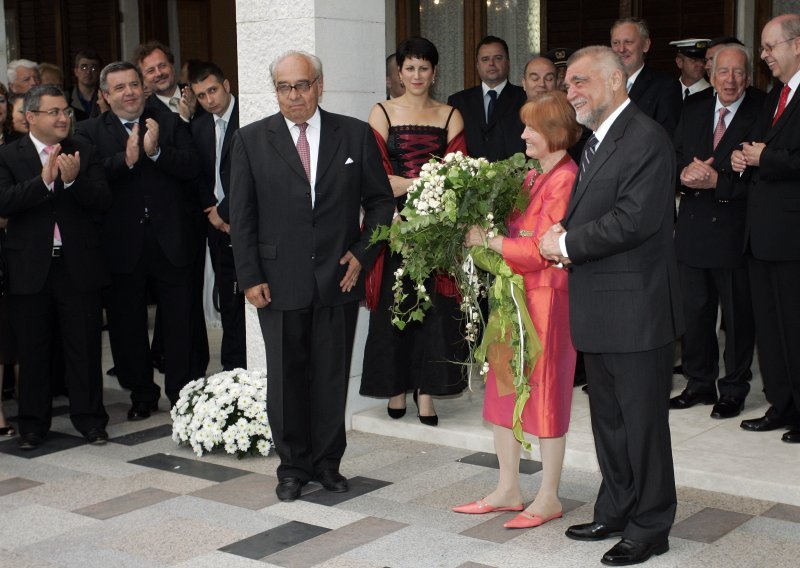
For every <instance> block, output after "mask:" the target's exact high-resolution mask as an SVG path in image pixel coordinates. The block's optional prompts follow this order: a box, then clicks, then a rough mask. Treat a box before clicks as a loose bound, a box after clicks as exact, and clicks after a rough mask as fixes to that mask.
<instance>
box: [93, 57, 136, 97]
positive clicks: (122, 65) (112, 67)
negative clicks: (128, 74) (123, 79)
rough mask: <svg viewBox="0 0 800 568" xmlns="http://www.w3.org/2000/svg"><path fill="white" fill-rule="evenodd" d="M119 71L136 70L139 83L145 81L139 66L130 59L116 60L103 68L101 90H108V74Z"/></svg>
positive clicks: (105, 91)
mask: <svg viewBox="0 0 800 568" xmlns="http://www.w3.org/2000/svg"><path fill="white" fill-rule="evenodd" d="M119 71H135V72H136V76H137V77H139V83H143V82H144V80H143V79H142V72H141V71H139V67H137V66H136V65H134V64H133V63H131V62H130V61H114V62H113V63H109V64H108V65H106V66H105V67H103V70H102V71H100V82H99V84H100V90H101V91H103V92H104V93H107V92H108V76H109V75H110V74H111V73H117V72H119Z"/></svg>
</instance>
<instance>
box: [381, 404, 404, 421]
mask: <svg viewBox="0 0 800 568" xmlns="http://www.w3.org/2000/svg"><path fill="white" fill-rule="evenodd" d="M386 413H387V414H388V415H389V418H394V419H395V420H398V419H400V418H402V417H403V416H405V415H406V409H405V408H392V407H391V406H387V407H386Z"/></svg>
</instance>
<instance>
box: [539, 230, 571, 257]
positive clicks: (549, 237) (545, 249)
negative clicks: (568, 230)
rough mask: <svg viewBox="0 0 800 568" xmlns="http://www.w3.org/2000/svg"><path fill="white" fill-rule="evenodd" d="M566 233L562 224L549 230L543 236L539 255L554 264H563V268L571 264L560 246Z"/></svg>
mask: <svg viewBox="0 0 800 568" xmlns="http://www.w3.org/2000/svg"><path fill="white" fill-rule="evenodd" d="M564 232H565V231H564V227H563V226H562V225H561V223H556V224H555V225H553V226H552V227H550V228H549V229H547V232H546V233H545V234H544V235H542V239H541V240H540V241H539V254H541V255H542V258H545V259H547V260H552V261H553V262H554V263H556V264H562V265H563V266H566V265H568V264H570V260H569V258H567V257H566V256H563V255H562V253H561V247H560V246H559V244H558V240H559V238H561V235H562V234H563V233H564Z"/></svg>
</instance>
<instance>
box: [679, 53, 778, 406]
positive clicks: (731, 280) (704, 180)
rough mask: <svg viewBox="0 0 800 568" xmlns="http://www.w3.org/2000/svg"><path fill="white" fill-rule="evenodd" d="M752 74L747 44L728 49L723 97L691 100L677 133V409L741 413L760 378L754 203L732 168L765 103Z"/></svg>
mask: <svg viewBox="0 0 800 568" xmlns="http://www.w3.org/2000/svg"><path fill="white" fill-rule="evenodd" d="M750 76H751V63H750V54H749V52H748V51H747V50H746V49H745V48H744V47H742V46H740V45H730V46H727V47H723V48H722V49H721V50H719V52H718V53H717V54H716V57H715V58H714V65H713V67H712V70H711V82H712V84H713V85H714V87H715V90H716V93H717V94H716V96H715V97H697V98H691V97H690V98H689V100H688V101H687V103H686V106H685V108H684V110H683V115H682V116H681V120H680V122H679V123H678V128H677V130H676V131H675V140H674V142H675V150H676V154H677V159H678V171H679V174H680V183H681V190H680V191H681V195H682V196H683V197H682V198H681V208H680V213H679V215H678V223H677V225H676V227H675V251H676V253H677V256H678V269H679V271H680V275H681V287H682V289H683V301H684V303H683V307H684V315H685V317H686V333H685V334H684V335H683V338H682V340H681V355H682V359H683V373H684V375H686V377H687V378H688V383H687V385H686V388H685V389H684V390H683V392H682V393H681V394H680V395H678V396H676V397H675V398H673V399H672V400H671V401H670V407H672V408H674V409H683V408H689V407H691V406H694V405H695V404H698V403H702V404H714V408H713V409H712V411H711V417H712V418H732V417H734V416H738V415H739V413H740V412H741V410H742V408H743V407H744V399H745V397H746V396H747V393H748V392H749V391H750V385H749V383H748V380H749V379H750V378H751V377H752V373H751V372H750V365H751V363H752V362H753V347H754V344H755V328H754V323H753V305H752V301H751V299H750V283H749V280H748V276H747V263H746V258H745V256H744V254H743V253H742V235H743V234H744V220H745V211H746V207H747V202H746V200H745V196H744V195H743V194H742V193H738V194H737V193H736V192H735V191H733V188H732V185H733V182H734V178H737V179H738V177H739V175H738V174H737V173H736V172H734V171H733V170H732V169H731V152H733V150H735V149H737V148H738V147H739V145H740V144H741V143H742V141H743V140H745V139H747V136H748V134H749V133H750V130H751V129H752V127H753V124H754V123H755V120H756V118H757V117H758V115H759V112H760V110H761V106H762V105H763V103H764V97H765V94H764V92H763V91H759V90H757V89H747V87H748V85H749V84H750ZM718 306H721V308H722V318H723V320H724V322H725V354H724V359H725V376H724V377H722V378H721V379H719V381H717V376H718V373H719V346H718V340H717V333H716V320H717V307H718ZM717 386H718V387H719V400H717Z"/></svg>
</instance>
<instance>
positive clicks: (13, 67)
mask: <svg viewBox="0 0 800 568" xmlns="http://www.w3.org/2000/svg"><path fill="white" fill-rule="evenodd" d="M17 67H24V68H25V69H34V70H36V71H38V70H39V64H38V63H36V62H35V61H31V60H30V59H15V60H14V61H9V62H8V71H6V74H7V75H8V82H9V83H14V82H16V80H17Z"/></svg>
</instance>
